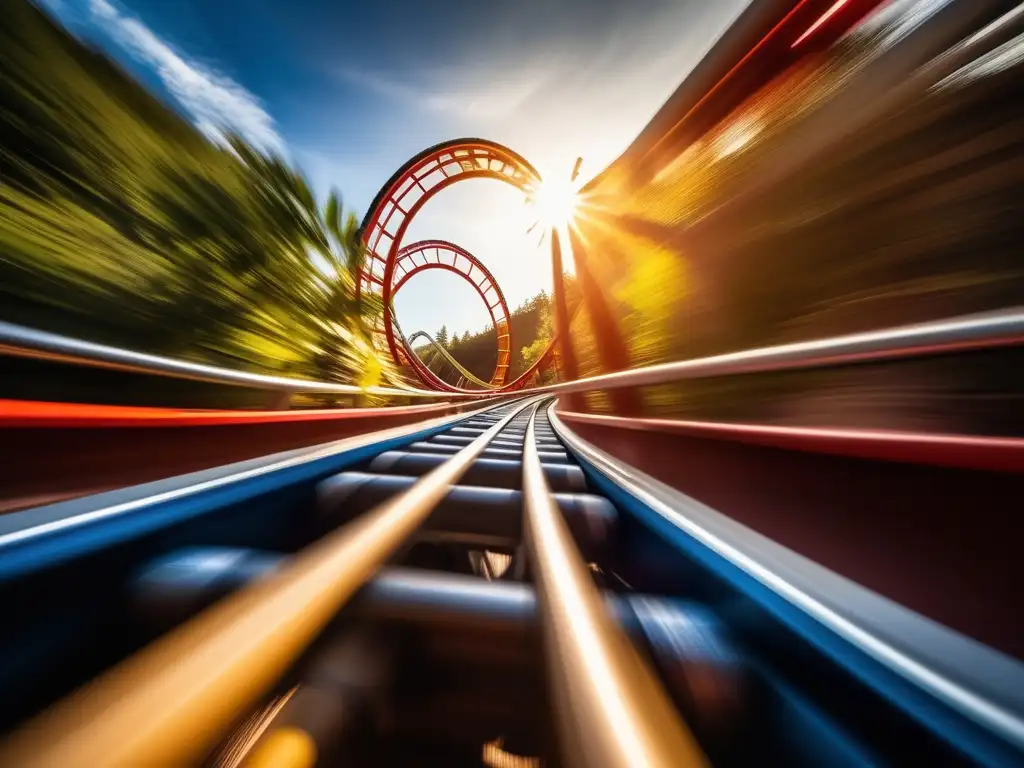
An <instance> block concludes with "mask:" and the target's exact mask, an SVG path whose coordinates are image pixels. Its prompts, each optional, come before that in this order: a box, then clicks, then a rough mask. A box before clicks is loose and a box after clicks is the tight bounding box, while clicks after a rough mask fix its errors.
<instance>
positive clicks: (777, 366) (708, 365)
mask: <svg viewBox="0 0 1024 768" xmlns="http://www.w3.org/2000/svg"><path fill="white" fill-rule="evenodd" d="M12 329H13V331H17V332H19V333H22V334H24V335H23V336H19V337H18V338H21V339H22V340H23V342H24V343H22V344H21V346H20V347H18V346H17V344H14V345H13V346H12V342H13V341H15V336H14V335H13V331H12ZM1011 346H1024V307H1013V308H1009V309H1007V310H1004V311H1001V312H993V313H986V314H983V315H969V316H965V317H956V318H950V319H948V320H938V321H931V322H925V323H918V324H914V325H906V326H900V327H897V328H888V329H885V330H881V331H867V332H864V333H853V334H847V335H843V336H835V337H832V338H826V339H815V340H812V341H802V342H795V343H792V344H780V345H777V346H770V347H760V348H757V349H750V350H744V351H742V352H730V353H726V354H722V355H712V356H710V357H702V358H695V359H693V360H680V361H676V362H671V363H660V364H657V365H650V366H646V367H643V368H634V369H631V370H626V371H617V372H615V373H607V374H602V375H599V376H591V377H589V378H585V379H578V380H576V381H568V382H563V383H561V384H551V385H548V386H544V387H533V388H529V389H520V390H511V389H509V388H505V389H502V390H497V391H495V392H479V393H477V392H439V391H438V392H434V391H427V390H404V389H390V388H385V387H369V388H367V389H360V388H359V387H355V386H352V385H347V384H329V383H325V382H312V381H305V380H302V379H287V378H281V377H274V376H260V375H257V374H249V373H242V372H239V371H230V370H226V369H223V368H214V367H212V366H205V365H197V364H194V363H186V362H182V361H177V360H170V359H168V358H160V357H156V356H153V355H143V354H140V353H137V352H128V351H126V350H121V349H116V348H113V347H103V346H101V345H98V344H91V343H88V342H81V341H77V340H74V339H68V338H65V337H61V336H56V335H54V334H49V333H43V332H40V331H33V330H31V329H27V328H21V327H20V326H12V325H10V324H8V323H0V354H15V355H21V356H27V357H30V356H36V355H34V354H33V350H36V349H41V350H42V351H43V352H47V351H48V350H54V351H56V350H58V349H59V348H63V349H67V350H69V352H68V353H67V354H64V355H63V356H62V355H58V354H53V355H50V359H65V360H68V361H69V362H76V363H83V364H86V365H93V366H96V367H101V368H121V367H129V369H130V370H138V371H141V372H145V373H159V374H162V375H167V376H178V377H181V378H202V379H203V380H207V381H222V382H223V383H230V384H240V385H246V384H249V385H250V386H258V385H259V383H260V382H263V383H264V385H265V386H268V387H270V386H273V387H279V388H281V389H286V390H289V391H303V390H300V389H297V388H296V387H295V386H294V385H301V386H302V387H303V388H304V391H310V392H335V391H336V392H342V393H344V394H376V395H398V396H403V397H434V398H438V397H443V398H450V399H456V398H476V399H481V398H494V397H497V396H501V395H508V394H511V393H512V392H515V394H516V395H521V396H523V395H538V394H559V393H570V392H590V391H596V390H607V389H616V388H621V387H649V386H655V385H659V384H672V383H674V382H678V381H687V380H692V379H702V378H711V377H715V376H736V375H745V374H753V373H769V372H776V371H796V370H808V369H813V368H825V367H829V366H837V365H848V364H853V363H871V362H884V361H891V360H899V359H904V358H908V359H909V358H916V357H927V356H934V355H945V354H953V353H958V352H971V351H979V350H985V349H996V348H1000V347H1011ZM122 359H123V360H124V361H125V363H126V365H121V364H120V363H119V362H118V361H119V360H122ZM165 364H170V365H165ZM179 369H180V370H181V373H179V372H178V370H179ZM192 369H197V370H196V371H193V370H192ZM218 377H221V378H218ZM520 378H522V377H520ZM517 381H518V380H517ZM250 382H251V383H250ZM321 387H323V389H321Z"/></svg>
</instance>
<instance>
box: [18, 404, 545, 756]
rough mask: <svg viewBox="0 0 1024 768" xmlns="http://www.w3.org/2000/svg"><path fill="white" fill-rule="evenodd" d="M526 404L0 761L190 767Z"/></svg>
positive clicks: (51, 713)
mask: <svg viewBox="0 0 1024 768" xmlns="http://www.w3.org/2000/svg"><path fill="white" fill-rule="evenodd" d="M535 402H536V400H528V401H526V402H525V403H523V404H521V405H519V406H518V407H516V408H514V409H512V410H511V412H510V413H509V414H508V415H506V416H505V417H504V418H502V419H501V420H500V421H498V422H497V423H496V424H495V425H494V426H492V427H490V428H489V429H488V430H487V431H486V432H484V433H482V434H481V435H480V436H479V437H478V438H476V439H475V440H474V441H473V442H472V443H470V444H469V445H467V446H466V447H465V448H463V449H462V450H461V451H459V452H458V453H457V454H455V455H454V456H453V457H452V458H451V459H450V460H449V461H447V462H445V463H444V464H442V465H440V466H439V467H437V468H436V469H434V470H433V471H431V472H430V473H429V474H427V475H425V476H424V477H423V478H421V479H420V480H419V481H418V482H417V483H416V484H415V485H413V486H412V487H411V488H410V489H409V490H408V491H406V492H405V493H403V494H400V495H398V496H395V497H393V498H391V499H389V500H388V501H386V502H384V503H382V504H380V505H378V506H377V507H375V508H374V509H372V510H370V511H369V512H367V513H365V514H364V515H362V516H361V517H359V518H358V519H357V520H355V521H353V522H352V523H350V524H348V525H345V526H343V527H342V528H339V529H338V530H336V531H335V532H333V533H331V534H329V535H328V536H326V537H324V538H323V539H321V540H320V541H318V542H317V543H315V544H313V545H312V546H310V547H309V548H307V549H306V550H304V551H303V552H301V553H300V554H298V555H296V556H295V558H294V560H293V561H292V562H291V564H290V565H289V566H287V567H286V568H284V569H283V570H282V571H280V572H279V573H277V574H275V575H272V576H270V577H268V578H267V579H265V580H262V581H260V582H258V583H256V584H255V585H253V586H252V587H250V588H248V589H245V590H243V591H242V592H240V593H238V594H237V595H235V596H232V597H230V598H228V599H226V600H224V601H222V602H220V603H218V604H217V605H215V606H214V607H212V608H211V609H210V610H208V611H206V612H204V613H202V614H200V615H199V616H198V617H196V618H195V619H194V620H192V621H190V622H188V623H186V624H185V625H183V626H182V627H180V628H178V629H177V630H175V631H173V632H172V633H170V634H168V635H166V636H164V637H163V638H161V639H160V640H158V641H156V642H155V643H153V644H152V645H150V646H148V647H147V648H145V649H143V650H142V651H140V652H139V653H137V654H135V655H134V656H132V657H131V658H129V659H128V660H127V661H125V662H123V663H121V664H119V665H118V666H116V667H115V668H114V669H112V670H111V671H109V672H107V673H106V674H104V675H103V676H102V677H100V678H99V679H97V680H96V681H95V682H93V683H91V684H89V685H88V686H87V687H85V688H83V689H81V690H80V691H78V692H77V693H74V694H71V695H70V696H69V697H67V698H66V699H64V700H63V701H61V702H60V703H58V704H57V705H55V706H54V707H53V708H51V709H50V710H48V711H47V712H44V713H43V714H42V715H40V716H39V717H38V718H36V719H35V720H33V721H30V722H29V723H28V724H26V725H25V726H23V727H22V728H21V729H19V730H18V731H16V732H15V733H14V734H13V735H12V737H11V739H10V740H9V741H8V742H7V743H5V744H3V745H2V746H0V765H18V766H25V767H26V768H30V767H31V768H41V767H42V766H52V767H53V768H65V766H69V765H103V766H112V767H113V766H124V767H125V768H134V766H139V765H183V764H193V763H195V762H197V761H198V760H199V759H201V758H202V756H203V755H204V754H206V753H207V751H208V750H209V749H210V747H211V746H212V745H213V744H214V743H215V742H216V741H217V739H218V738H220V737H221V736H222V735H223V734H224V732H225V731H226V730H227V729H228V728H229V727H230V725H231V724H232V723H233V722H234V721H235V720H236V719H237V718H238V717H239V716H240V715H241V714H242V713H243V712H244V710H245V708H246V707H248V706H251V705H252V703H253V702H254V701H255V700H256V699H258V697H259V696H261V695H263V694H265V693H266V692H267V691H268V690H269V689H270V688H271V687H272V686H273V685H274V683H276V682H277V680H278V679H279V678H280V677H281V676H282V675H283V674H284V673H285V672H286V671H287V670H288V668H289V667H291V666H292V664H293V663H294V662H295V661H296V659H297V658H298V657H299V655H300V654H301V653H302V652H303V651H304V650H305V649H306V647H307V646H308V645H309V644H310V643H311V642H312V641H313V640H314V639H315V638H316V637H317V636H318V634H319V633H320V632H321V631H322V630H323V628H324V627H325V626H326V625H327V623H328V622H330V620H331V619H332V618H333V617H334V616H335V614H336V613H337V612H338V610H339V609H340V608H341V607H342V605H344V604H345V603H346V602H347V601H348V599H349V598H350V597H351V596H352V595H353V594H354V593H355V592H356V590H358V588H359V587H360V586H362V584H363V583H364V582H365V581H366V580H367V579H368V578H370V576H372V575H373V573H374V572H375V571H376V570H377V569H378V568H379V567H380V566H381V565H382V564H383V563H384V562H385V561H386V560H387V558H388V557H389V556H390V555H391V554H392V553H393V552H394V551H395V550H396V549H397V548H398V547H399V546H400V545H401V544H402V543H403V542H404V541H405V540H406V539H407V538H408V537H409V536H410V535H411V534H412V533H413V532H414V531H415V530H416V528H417V527H419V525H420V524H421V523H422V522H423V521H424V520H425V519H426V517H427V516H428V515H429V514H430V512H431V511H432V510H433V508H434V507H435V506H436V505H437V504H438V502H440V501H441V499H443V498H444V496H445V495H446V494H447V493H448V490H449V487H450V486H451V485H452V484H454V483H455V482H456V481H457V480H458V479H459V477H460V476H461V475H462V474H463V473H464V472H465V471H466V470H467V469H468V468H469V466H470V464H472V463H473V461H474V460H476V458H477V457H478V456H479V455H480V454H481V453H482V452H483V450H484V448H485V447H486V446H487V444H488V443H489V442H490V441H491V439H492V438H493V437H494V436H495V435H497V434H498V432H499V431H501V430H502V429H503V428H504V427H505V426H506V425H507V424H508V423H509V422H510V421H511V420H512V419H513V418H514V417H515V416H517V415H518V414H519V413H521V412H522V411H523V410H524V409H526V408H528V407H530V406H531V405H533V404H534V403H535Z"/></svg>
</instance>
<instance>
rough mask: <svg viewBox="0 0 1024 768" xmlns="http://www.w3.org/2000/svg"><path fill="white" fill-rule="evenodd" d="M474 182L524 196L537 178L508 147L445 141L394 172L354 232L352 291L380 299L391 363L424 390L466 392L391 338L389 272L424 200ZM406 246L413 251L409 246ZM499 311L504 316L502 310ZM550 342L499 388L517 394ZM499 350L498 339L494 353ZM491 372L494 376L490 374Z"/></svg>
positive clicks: (393, 286) (547, 356) (393, 285)
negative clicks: (361, 248)
mask: <svg viewBox="0 0 1024 768" xmlns="http://www.w3.org/2000/svg"><path fill="white" fill-rule="evenodd" d="M474 178H486V179H496V180H498V181H503V182H505V183H507V184H512V185H513V186H515V187H518V188H519V189H522V190H524V191H528V190H529V189H531V188H532V187H534V186H536V185H537V184H538V183H539V182H540V175H539V174H538V173H537V171H536V169H535V168H534V167H533V166H532V165H530V163H529V162H527V160H526V159H525V158H523V157H522V156H521V155H519V154H517V153H516V152H513V151H512V150H511V149H509V148H508V147H505V146H503V145H501V144H498V143H496V142H493V141H487V140H486V139H455V140H452V141H446V142H444V143H442V144H437V145H435V146H433V147H430V148H428V149H425V150H423V151H422V152H420V153H419V154H418V155H416V156H415V157H413V158H412V159H411V160H409V161H408V162H406V163H405V165H403V166H402V167H401V168H399V169H398V171H397V172H396V173H395V174H394V175H393V176H392V177H391V178H390V179H389V180H388V182H387V183H386V184H385V185H384V186H383V187H382V188H381V190H380V192H378V193H377V197H376V198H375V199H374V201H373V203H372V205H371V206H370V210H369V211H368V213H367V214H366V218H364V219H363V223H362V227H361V230H360V231H361V233H362V238H363V242H364V243H365V245H366V248H367V260H366V264H365V266H364V267H363V271H362V274H361V276H360V279H359V285H358V289H359V291H361V292H362V291H366V292H370V293H375V294H379V295H380V296H381V297H382V299H383V306H384V311H383V318H382V323H381V326H382V328H383V333H384V335H385V338H386V339H387V345H388V349H389V350H390V351H391V356H392V358H393V359H394V360H395V361H396V362H397V363H399V364H402V363H405V362H408V363H409V364H410V365H411V366H412V367H413V370H414V371H415V372H416V375H417V376H418V377H419V378H420V380H421V381H422V382H423V383H424V384H425V385H427V386H429V387H433V388H435V389H439V390H443V391H448V392H461V391H471V390H460V389H458V388H457V387H453V386H452V385H450V384H448V383H447V382H444V381H442V380H441V379H440V378H438V377H437V376H436V375H434V374H433V373H432V372H430V371H429V370H428V369H427V368H426V366H425V365H422V363H420V362H419V360H417V359H416V356H415V355H412V354H406V350H405V349H404V348H403V346H402V344H401V343H400V342H399V340H398V338H397V337H396V334H395V324H394V322H393V318H392V301H393V298H394V294H395V292H396V291H397V289H398V282H397V281H396V279H395V271H396V269H397V267H398V263H399V260H400V254H401V253H403V252H404V249H402V247H401V243H402V238H403V237H404V235H405V232H406V230H407V229H408V227H409V224H410V223H411V222H412V220H413V218H414V217H415V215H416V213H417V212H419V210H420V209H421V208H422V207H423V206H424V204H426V202H427V200H429V199H430V198H431V197H433V196H434V195H436V194H437V193H438V192H440V191H441V190H443V189H445V188H446V187H449V186H451V185H452V184H454V183H455V182H457V181H463V180H465V179H474ZM412 247H415V246H410V248H412ZM463 253H464V252H463ZM399 280H401V277H400V278H399ZM492 283H493V281H492ZM494 287H495V289H497V284H494ZM484 301H485V302H487V303H488V307H490V305H491V303H492V302H488V301H487V298H486V296H485V298H484ZM505 309H506V317H507V316H508V315H507V308H505ZM495 327H497V323H496V324H495ZM399 335H400V334H399ZM553 343H554V342H552V346H551V347H549V348H548V350H547V351H546V352H545V353H544V355H543V356H542V357H541V358H540V359H539V360H538V361H537V362H536V363H535V364H534V365H533V366H531V367H530V369H529V370H528V371H526V372H525V373H524V374H522V375H521V376H520V377H519V378H518V379H516V380H515V381H513V382H511V383H508V384H504V381H505V378H506V377H507V375H508V374H507V371H508V369H507V368H505V371H504V374H503V376H502V379H501V383H502V384H504V386H503V387H502V388H503V389H521V388H522V387H523V386H525V385H526V383H527V381H528V380H529V379H530V378H532V377H533V375H534V374H535V373H536V372H537V370H539V368H540V367H541V365H542V364H545V365H546V364H549V363H550V362H551V357H552V349H553ZM500 345H501V342H500V340H499V350H500ZM510 349H511V346H510V347H509V350H510ZM500 364H501V353H500V351H499V365H500ZM507 364H508V359H507V358H506V365H507ZM497 373H498V371H495V374H496V375H497ZM495 383H497V382H495Z"/></svg>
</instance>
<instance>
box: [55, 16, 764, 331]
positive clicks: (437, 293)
mask: <svg viewBox="0 0 1024 768" xmlns="http://www.w3.org/2000/svg"><path fill="white" fill-rule="evenodd" d="M746 2H747V0H714V1H713V2H711V1H709V0H475V1H473V0H446V1H445V2H423V0H390V2H387V3H377V2H363V3H358V4H356V3H349V2H345V1H344V0H341V1H335V2H331V1H330V0H128V1H127V2H120V1H118V0H43V4H44V5H45V6H46V7H48V8H49V9H50V10H51V12H53V13H54V14H55V15H56V16H57V17H58V18H59V19H61V20H62V21H63V23H64V24H66V25H67V26H68V27H69V28H70V29H71V30H72V31H73V32H74V33H76V34H78V35H79V36H81V37H84V38H87V39H89V40H90V41H92V42H93V43H95V44H97V45H99V46H101V47H103V48H104V49H106V50H107V51H109V52H110V53H111V54H112V55H113V56H114V57H115V58H117V59H118V60H119V61H121V62H122V63H123V64H125V65H126V66H127V67H128V68H129V69H130V71H132V72H133V73H134V74H135V75H136V76H137V77H139V78H140V79H141V80H142V81H143V82H145V83H146V84H147V85H148V86H150V87H151V88H153V89H154V90H156V91H157V92H159V93H161V94H163V95H164V96H165V97H167V98H168V99H169V100H170V101H172V103H175V104H176V105H177V106H179V108H180V109H181V110H182V111H183V112H184V113H185V114H187V115H188V116H189V117H190V118H191V119H192V120H193V121H194V122H195V123H196V124H197V125H199V126H200V127H201V128H203V130H205V131H207V132H208V133H210V134H211V135H215V134H216V133H217V132H218V131H219V130H221V129H223V128H224V127H231V128H233V129H235V130H239V131H241V132H242V133H243V134H244V135H246V136H247V137H248V138H249V139H250V140H251V141H253V142H255V143H257V144H259V145H261V146H263V147H265V148H267V149H271V150H274V151H278V152H282V153H284V154H286V155H287V156H288V157H289V158H290V159H291V160H292V161H293V162H295V163H296V164H298V165H300V166H301V167H302V168H303V169H304V170H305V172H306V173H307V175H308V176H309V178H310V180H311V182H312V184H313V186H314V188H315V189H316V190H317V193H318V194H319V195H321V196H323V195H325V194H326V193H327V191H328V190H329V189H330V188H331V187H332V186H336V187H338V188H339V189H340V190H341V191H342V194H343V196H344V199H345V202H346V206H347V207H348V208H350V209H353V210H355V211H356V212H357V213H358V214H359V216H360V217H361V216H362V214H363V212H364V211H365V210H366V208H367V206H368V205H369V203H370V201H371V200H372V198H373V196H374V194H375V193H376V192H377V189H378V188H379V187H380V186H381V185H382V184H383V183H384V182H385V181H386V180H387V178H388V177H389V176H390V175H391V174H392V173H393V172H394V170H395V169H396V168H398V167H399V166H400V165H401V164H402V163H403V162H404V161H405V160H406V159H408V158H409V157H410V156H412V155H413V154H415V153H416V152H418V151H419V150H421V149H423V148H425V147H427V146H429V145H431V144H435V143H437V142H439V141H444V140H446V139H451V138H456V137H459V136H480V137H484V138H488V139H494V140H496V141H500V142H502V143H505V144H507V145H508V146H510V147H511V148H512V149H514V150H516V151H518V152H520V153H521V154H523V155H524V156H525V157H526V158H527V159H528V160H530V161H531V162H532V163H533V164H534V165H535V166H536V167H538V169H539V170H540V171H541V173H542V175H543V174H544V173H545V171H547V172H548V173H568V170H569V169H570V168H571V166H572V163H573V161H574V160H575V158H576V157H577V156H582V157H583V158H584V168H583V175H584V176H588V175H594V174H596V173H598V172H599V171H600V170H602V168H604V167H605V166H606V165H607V164H608V163H609V162H611V161H612V160H613V159H614V158H615V157H616V156H617V155H618V154H619V153H620V152H621V151H622V150H623V149H625V147H626V146H627V145H628V144H629V142H630V141H631V140H632V138H633V137H634V136H635V135H636V134H637V133H638V132H639V131H640V129H641V128H642V127H643V126H644V125H645V124H646V122H647V121H648V120H649V119H650V117H651V115H653V114H654V112H655V111H657V109H658V108H659V107H660V106H661V104H662V103H663V102H664V100H665V99H666V98H667V97H668V95H669V94H670V93H671V92H672V91H673V90H674V89H675V87H676V86H677V85H678V84H679V82H680V81H681V80H682V79H683V77H684V76H685V75H686V73H687V72H688V71H689V70H690V69H691V68H692V67H693V66H694V64H696V63H697V61H699V60H700V58H701V56H702V55H703V53H704V52H705V51H706V50H707V49H708V47H709V46H710V45H711V44H712V42H713V41H714V40H715V39H716V38H717V37H718V36H719V35H720V34H721V32H722V31H723V30H724V28H725V27H726V26H727V25H728V24H729V22H730V21H731V20H732V19H733V18H735V16H736V14H737V13H738V12H739V11H740V9H741V8H742V7H743V6H744V5H746ZM528 225H529V222H528V221H524V218H523V206H522V197H521V193H519V192H517V191H516V190H515V189H513V188H511V187H508V186H506V185H502V184H499V183H496V182H488V181H480V180H475V181H466V182H462V183H460V184H457V185H455V186H454V187H452V188H450V189H448V190H445V191H444V192H442V193H441V194H439V195H438V196H437V197H436V198H434V199H433V200H431V201H430V202H429V203H428V204H427V205H426V206H425V207H424V209H423V210H422V212H421V213H420V215H419V216H417V218H416V220H415V221H414V222H413V224H412V226H411V227H410V229H409V232H408V236H407V242H412V241H414V240H418V239H425V238H440V239H447V240H452V241H454V242H456V243H459V244H460V245H462V246H463V247H465V248H467V249H468V250H469V251H471V252H472V253H474V254H475V255H476V256H478V257H479V258H480V259H481V260H482V261H483V262H484V263H485V264H486V265H487V266H488V267H489V268H490V269H491V270H492V272H493V273H494V275H495V278H496V279H497V281H498V283H499V284H500V285H501V287H502V289H503V290H504V292H505V295H506V299H507V300H508V303H509V304H510V305H511V306H512V307H515V306H517V305H518V304H520V303H521V302H522V301H523V299H525V298H527V297H529V296H531V295H533V294H534V293H536V292H537V291H538V290H540V289H541V288H548V287H549V286H550V281H551V277H550V267H549V261H548V256H547V254H546V253H545V252H544V250H542V249H538V248H537V246H536V237H535V236H527V235H526V234H525V229H526V227H527V226H528ZM396 304H397V308H398V312H399V316H400V320H401V323H402V327H403V329H404V330H405V331H406V332H407V333H411V332H413V331H415V330H419V329H424V330H428V331H434V330H436V329H437V328H438V327H439V326H440V325H441V324H442V323H445V324H447V325H448V327H449V329H452V328H454V329H456V330H458V331H463V330H466V329H478V328H480V327H482V326H483V325H484V324H485V322H486V321H487V315H486V310H485V309H484V307H483V304H482V303H481V302H480V300H479V299H478V298H477V297H476V295H475V293H473V292H472V289H470V288H469V286H468V285H467V284H465V283H463V282H462V281H460V280H459V278H457V277H455V276H453V275H450V274H447V273H443V274H439V273H436V272H429V273H426V274H423V275H420V276H418V277H417V278H415V279H414V280H412V281H410V282H409V283H408V285H407V287H406V288H404V289H403V291H402V293H401V294H400V295H399V297H398V299H397V302H396Z"/></svg>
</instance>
